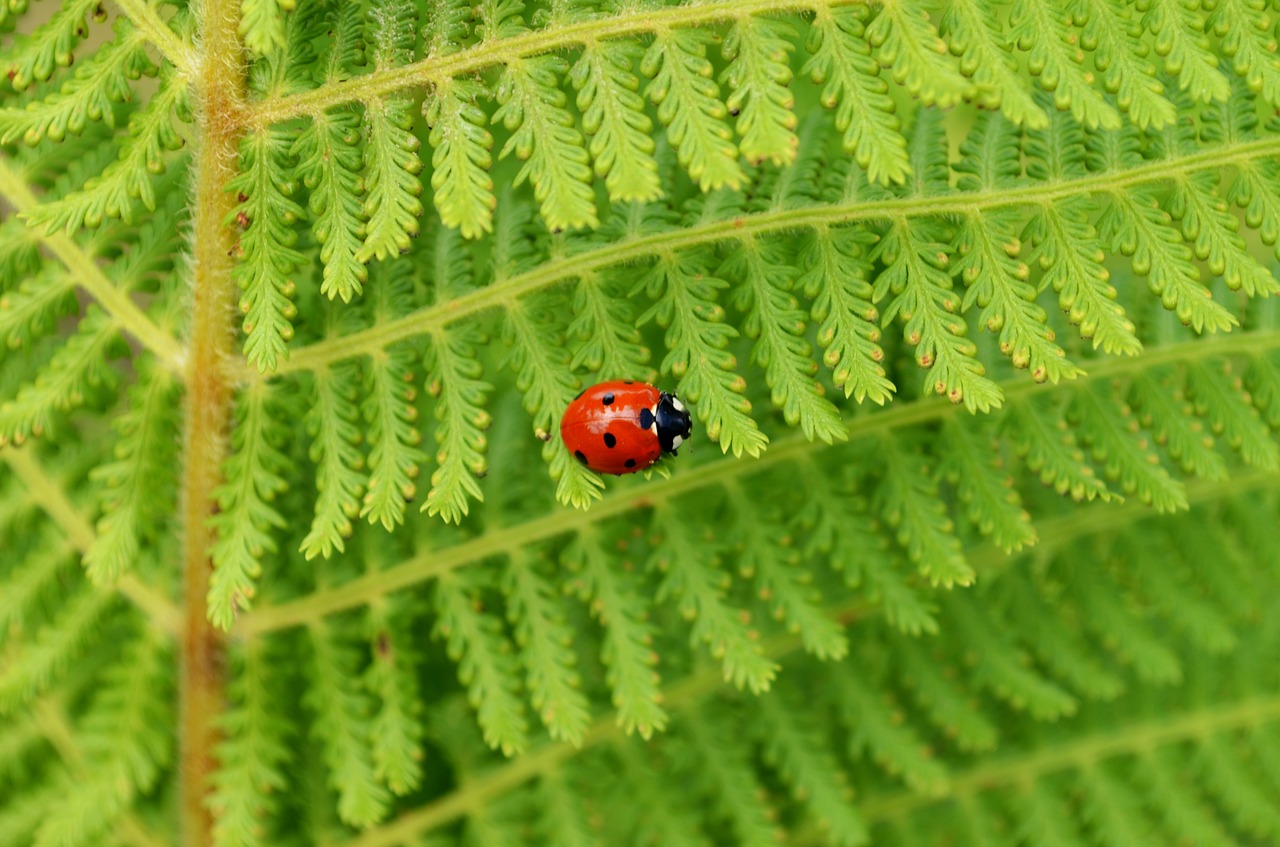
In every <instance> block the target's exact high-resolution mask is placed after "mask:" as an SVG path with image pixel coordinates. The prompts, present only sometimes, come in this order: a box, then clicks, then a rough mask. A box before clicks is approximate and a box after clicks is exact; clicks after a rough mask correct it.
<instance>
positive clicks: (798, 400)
mask: <svg viewBox="0 0 1280 847" xmlns="http://www.w3.org/2000/svg"><path fill="white" fill-rule="evenodd" d="M785 255H786V254H785V252H784V251H783V249H782V248H781V247H780V245H778V244H777V243H776V242H764V243H761V242H759V241H742V242H739V243H738V244H737V245H735V248H734V249H733V251H732V252H730V254H729V256H728V258H727V259H726V260H725V262H724V263H723V265H722V266H721V269H720V271H721V275H722V276H725V277H728V278H730V279H735V278H736V279H740V280H742V281H743V284H742V285H741V286H740V287H739V288H738V289H737V291H736V292H735V296H734V298H733V304H734V305H735V306H736V307H737V308H738V309H739V310H740V311H742V312H743V313H744V314H745V315H746V318H747V320H746V324H745V326H744V329H743V331H744V333H745V334H746V336H747V337H748V338H754V339H756V343H755V345H754V347H753V349H752V360H753V361H754V362H755V363H756V364H758V365H761V366H762V367H764V369H765V382H766V383H768V385H769V388H770V389H772V395H773V397H772V399H773V404H774V405H775V406H777V407H778V408H780V409H781V410H782V414H783V418H784V419H785V420H786V422H787V423H788V424H789V425H791V426H795V425H796V424H797V423H799V424H800V426H801V429H802V430H803V431H804V434H805V437H806V438H808V439H810V440H811V441H812V440H822V441H825V442H826V443H828V444H830V443H832V442H834V441H843V440H845V439H846V438H848V437H849V435H848V430H847V429H846V427H845V425H844V423H843V422H842V421H841V419H840V413H839V411H837V409H836V407H835V406H833V405H832V404H831V401H829V400H827V399H826V398H825V397H823V393H824V392H823V388H822V386H821V384H820V383H818V382H817V381H815V380H814V375H815V374H816V373H817V371H818V365H817V363H816V362H814V361H813V353H812V349H811V347H810V346H809V341H808V340H807V339H806V338H805V337H804V331H805V325H804V314H803V312H801V311H800V309H799V308H798V304H797V303H796V299H795V298H794V297H793V296H791V294H790V289H791V287H792V285H793V278H794V275H795V271H794V270H793V269H792V268H790V267H789V266H787V265H786V264H785V263H784V262H785V259H784V258H783V257H784V256H785Z"/></svg>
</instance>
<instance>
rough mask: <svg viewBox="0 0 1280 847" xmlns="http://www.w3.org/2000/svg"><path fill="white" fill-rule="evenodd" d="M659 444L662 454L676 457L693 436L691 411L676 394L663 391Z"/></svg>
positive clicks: (658, 419)
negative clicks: (681, 447)
mask: <svg viewBox="0 0 1280 847" xmlns="http://www.w3.org/2000/svg"><path fill="white" fill-rule="evenodd" d="M657 421H658V443H659V444H661V445H662V452H664V453H670V454H672V455H673V456H674V455H675V452H676V450H678V449H679V448H680V445H681V444H683V443H684V442H686V441H688V440H689V436H690V435H692V434H693V418H691V417H689V410H688V409H686V408H685V407H684V404H683V403H681V402H680V398H678V397H676V395H674V394H668V393H667V392H665V391H663V392H661V393H660V394H659V395H658V415H657Z"/></svg>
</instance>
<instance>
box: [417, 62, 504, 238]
mask: <svg viewBox="0 0 1280 847" xmlns="http://www.w3.org/2000/svg"><path fill="white" fill-rule="evenodd" d="M485 96H488V92H487V91H486V89H485V88H484V85H483V83H481V82H479V81H477V80H445V81H443V82H441V83H439V84H437V85H436V86H435V87H434V88H433V89H432V90H431V92H430V93H429V94H428V95H427V99H426V101H425V102H424V103H423V106H422V109H423V114H424V115H425V116H426V119H427V126H429V127H430V128H431V135H430V136H429V138H428V141H429V143H430V144H431V187H432V189H433V190H434V191H435V206H436V209H437V210H438V211H439V213H440V220H441V221H442V222H443V223H444V224H445V225H446V226H451V227H457V228H458V229H459V230H461V231H462V234H463V236H465V237H466V238H479V237H480V236H481V235H483V234H484V233H486V232H491V231H492V230H493V209H494V206H495V205H496V204H497V200H496V199H495V198H494V196H493V180H492V179H491V178H490V177H489V167H490V165H492V164H493V156H492V155H491V153H490V152H489V151H490V150H492V149H493V136H492V135H490V134H489V131H488V130H487V129H485V128H484V124H485V113H484V111H483V110H481V109H480V107H479V106H478V105H477V104H476V101H477V100H479V99H480V98H482V97H485Z"/></svg>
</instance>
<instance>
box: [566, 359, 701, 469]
mask: <svg viewBox="0 0 1280 847" xmlns="http://www.w3.org/2000/svg"><path fill="white" fill-rule="evenodd" d="M692 431H693V421H692V419H691V418H690V417H689V412H688V411H686V410H685V407H684V406H683V405H681V403H680V401H679V400H678V399H677V398H676V395H674V394H668V393H667V392H665V391H659V390H658V389H657V388H655V387H654V386H652V385H649V384H648V383H645V382H634V381H632V380H629V379H615V380H611V381H609V382H601V383H599V384H598V385H593V386H591V387H590V388H588V389H586V390H585V391H583V392H582V393H581V394H579V395H578V396H577V397H575V398H573V402H572V403H570V404H569V408H567V409H565V411H564V417H563V418H561V419H560V437H561V438H562V439H564V446H565V447H567V448H569V452H570V453H572V454H573V455H574V456H575V457H577V459H578V461H579V462H582V464H584V465H586V466H587V467H589V468H591V470H593V471H599V472H600V473H611V474H617V475H619V476H621V475H622V474H624V473H635V472H636V471H642V470H644V469H645V468H647V467H650V466H651V465H653V463H654V462H656V461H658V459H659V458H661V456H662V454H663V453H670V454H671V455H673V456H674V455H675V454H676V450H677V449H679V447H680V445H681V444H683V443H684V442H685V440H686V439H688V438H689V435H690V433H691V432H692Z"/></svg>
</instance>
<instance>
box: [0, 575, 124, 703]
mask: <svg viewBox="0 0 1280 847" xmlns="http://www.w3.org/2000/svg"><path fill="white" fill-rule="evenodd" d="M60 599H62V601H63V602H61V603H60V604H59V605H58V609H57V612H56V614H54V615H52V616H51V617H50V619H49V622H48V625H47V626H44V627H41V629H40V630H39V631H38V632H37V633H36V634H35V637H34V638H33V639H31V640H30V641H28V643H26V644H25V645H23V649H22V651H21V652H19V653H18V654H17V655H16V656H14V657H13V658H12V659H9V660H8V661H7V662H6V663H5V665H4V666H3V667H0V714H5V715H7V714H12V713H13V712H14V710H15V709H16V708H17V707H19V706H24V705H26V704H27V703H30V702H31V700H33V699H34V698H35V697H36V696H38V695H39V694H41V693H42V692H44V691H45V690H46V689H48V687H49V685H50V684H51V683H52V682H53V681H54V680H55V679H58V678H60V677H61V676H62V675H63V674H64V673H65V672H66V670H67V667H68V666H69V665H70V664H71V663H72V662H73V661H74V660H76V659H77V658H79V657H80V655H81V654H83V653H84V651H85V649H86V645H87V644H88V642H89V641H90V640H91V639H92V637H93V636H94V634H95V633H97V632H98V630H99V629H100V627H101V626H102V625H103V619H104V618H108V617H110V615H111V612H112V607H113V606H114V604H115V594H113V593H112V592H110V591H103V590H95V589H92V588H87V587H86V588H81V589H79V590H77V591H76V592H74V593H73V594H71V595H70V596H69V597H67V596H64V597H63V598H60Z"/></svg>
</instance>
